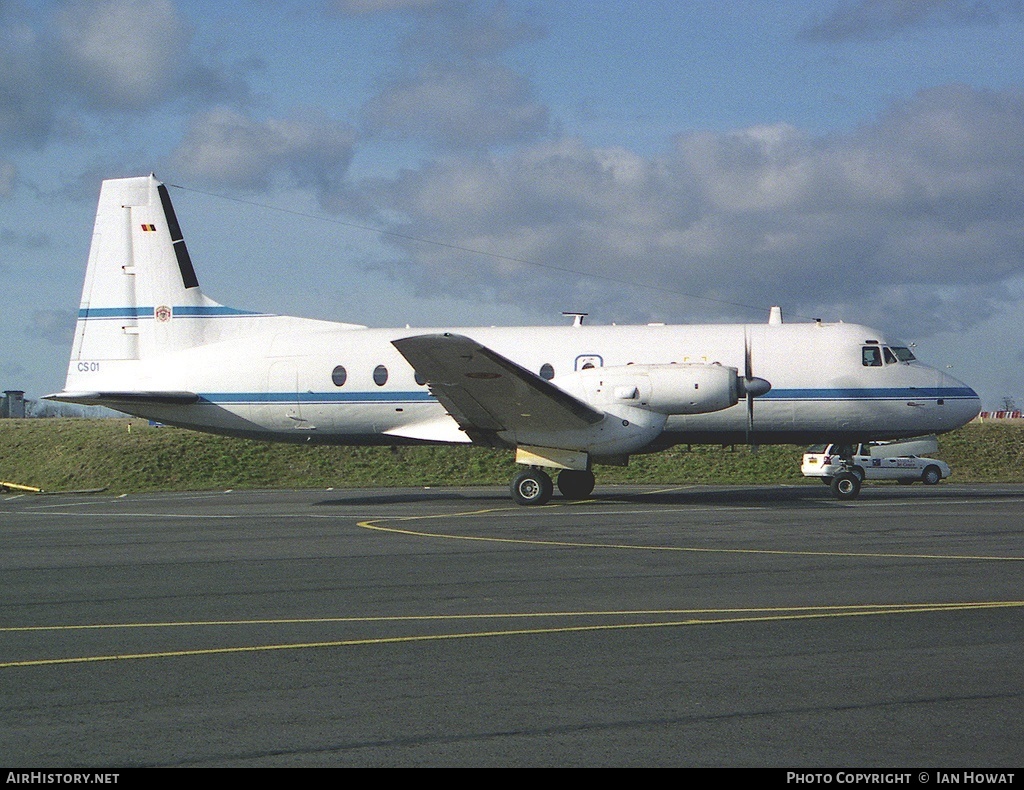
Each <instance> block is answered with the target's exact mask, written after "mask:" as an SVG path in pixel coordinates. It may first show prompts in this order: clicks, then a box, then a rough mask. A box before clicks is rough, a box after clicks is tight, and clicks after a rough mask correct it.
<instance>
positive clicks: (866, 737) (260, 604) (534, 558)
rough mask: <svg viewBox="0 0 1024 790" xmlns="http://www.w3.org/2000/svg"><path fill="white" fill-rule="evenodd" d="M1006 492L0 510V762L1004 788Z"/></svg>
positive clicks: (120, 500)
mask: <svg viewBox="0 0 1024 790" xmlns="http://www.w3.org/2000/svg"><path fill="white" fill-rule="evenodd" d="M1022 511H1024V486H1016V485H1013V486H1011V485H985V486H982V485H973V486H968V485H958V484H949V483H943V484H940V485H938V486H933V487H927V488H926V487H923V486H910V487H904V486H894V485H866V486H865V488H864V491H863V493H862V494H861V497H860V498H859V499H858V500H856V501H854V502H850V503H841V502H837V501H835V500H833V499H832V498H831V497H830V494H829V491H828V489H827V488H825V487H824V486H820V485H818V486H815V485H801V486H791V487H784V486H749V487H737V486H730V487H726V486H722V487H709V486H672V487H668V486H666V487H662V488H655V487H627V486H622V487H599V488H598V490H597V492H596V496H595V498H593V499H591V500H587V501H584V502H566V501H562V500H558V499H555V500H553V501H552V503H551V504H550V505H548V506H545V507H538V508H521V507H516V506H515V505H513V504H512V503H511V502H510V500H509V497H508V491H507V490H505V489H498V488H439V489H438V488H430V489H377V490H342V489H338V490H327V491H324V490H309V491H256V492H252V491H227V492H207V493H191V494H148V495H131V496H124V497H112V496H110V495H105V494H93V495H88V496H86V495H78V496H76V495H68V496H38V495H31V494H4V495H0V542H2V546H3V550H2V552H0V579H2V583H0V590H2V593H3V595H2V598H0V688H2V689H3V693H2V695H0V763H3V764H5V765H8V766H11V767H18V768H43V767H61V768H68V767H73V766H80V767H91V768H114V767H122V768H128V767H134V766H181V767H186V766H775V767H788V768H796V767H818V768H822V767H842V768H852V767H872V768H882V767H893V768H917V767H922V766H929V767H933V768H938V767H957V768H993V767H1014V766H1017V767H1019V766H1020V765H1021V764H1022V763H1024V759H1022V758H1024V717H1022V716H1021V715H1020V713H1021V710H1022V703H1024V617H1022V614H1024V518H1022V516H1021V514H1022Z"/></svg>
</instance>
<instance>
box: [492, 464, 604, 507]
mask: <svg viewBox="0 0 1024 790" xmlns="http://www.w3.org/2000/svg"><path fill="white" fill-rule="evenodd" d="M511 488H512V499H514V500H515V502H516V504H519V505H545V504H547V502H548V500H550V499H551V495H552V494H553V493H554V490H555V487H554V485H553V484H552V482H551V477H550V476H549V475H548V473H547V472H545V471H544V470H543V469H539V468H537V467H530V468H528V469H524V470H523V471H522V472H520V473H519V474H517V475H516V476H515V477H514V478H513V479H512V486H511ZM593 490H594V473H593V472H583V471H579V470H576V469H563V470H562V471H561V472H559V473H558V491H559V493H561V495H562V496H563V497H565V498H566V499H586V498H587V497H588V496H590V494H591V493H592V492H593Z"/></svg>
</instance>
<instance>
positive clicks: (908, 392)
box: [200, 387, 978, 405]
mask: <svg viewBox="0 0 1024 790" xmlns="http://www.w3.org/2000/svg"><path fill="white" fill-rule="evenodd" d="M200 398H201V399H202V401H203V402H206V403H216V404H224V405H227V404H242V403H249V404H252V403H296V402H298V403H378V404H379V403H431V402H434V401H435V400H436V399H435V398H434V396H433V395H431V394H430V393H429V392H427V391H425V390H421V391H415V390H414V391H382V392H300V393H295V392H207V393H201V394H200ZM977 398H978V395H977V393H975V392H974V390H972V389H971V388H970V387H930V388H910V387H904V388H889V389H877V388H876V389H846V388H844V389H779V390H772V391H771V392H769V393H767V394H765V395H761V396H759V397H758V401H778V402H784V401H800V402H804V403H806V402H810V401H828V402H836V401H847V402H849V401H856V402H878V401H901V402H902V401H907V400H922V399H925V400H938V399H946V400H977Z"/></svg>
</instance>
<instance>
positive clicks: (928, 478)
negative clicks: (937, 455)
mask: <svg viewBox="0 0 1024 790" xmlns="http://www.w3.org/2000/svg"><path fill="white" fill-rule="evenodd" d="M941 479H942V472H940V471H939V467H937V466H929V467H928V468H927V469H925V470H924V473H923V474H922V475H921V482H922V483H924V484H925V485H926V486H933V485H935V484H936V483H938V482H939V481H940V480H941Z"/></svg>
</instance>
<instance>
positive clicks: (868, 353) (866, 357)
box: [861, 346, 882, 368]
mask: <svg viewBox="0 0 1024 790" xmlns="http://www.w3.org/2000/svg"><path fill="white" fill-rule="evenodd" d="M861 364H863V365H864V367H866V368H880V367H881V366H882V352H881V351H880V350H879V349H878V346H864V348H863V349H861Z"/></svg>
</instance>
